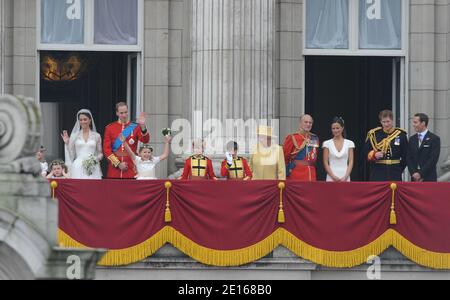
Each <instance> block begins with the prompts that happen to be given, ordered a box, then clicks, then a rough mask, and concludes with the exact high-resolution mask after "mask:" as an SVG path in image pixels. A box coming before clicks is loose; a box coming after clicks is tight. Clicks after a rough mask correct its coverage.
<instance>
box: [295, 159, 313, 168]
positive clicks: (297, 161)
mask: <svg viewBox="0 0 450 300" xmlns="http://www.w3.org/2000/svg"><path fill="white" fill-rule="evenodd" d="M295 165H300V166H310V167H312V166H314V165H315V163H314V162H312V161H307V160H296V161H295Z"/></svg>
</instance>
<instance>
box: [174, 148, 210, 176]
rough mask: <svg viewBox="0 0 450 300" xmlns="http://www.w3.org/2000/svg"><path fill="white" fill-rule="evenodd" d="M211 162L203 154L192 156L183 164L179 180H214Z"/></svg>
mask: <svg viewBox="0 0 450 300" xmlns="http://www.w3.org/2000/svg"><path fill="white" fill-rule="evenodd" d="M215 178H216V175H215V174H214V169H213V165H212V161H211V160H210V159H209V158H208V157H206V156H204V155H203V154H199V155H192V156H191V157H189V158H188V159H186V162H185V163H184V170H183V175H181V178H180V179H193V180H203V179H215Z"/></svg>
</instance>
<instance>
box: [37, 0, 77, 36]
mask: <svg viewBox="0 0 450 300" xmlns="http://www.w3.org/2000/svg"><path fill="white" fill-rule="evenodd" d="M83 42H84V1H83V0H68V1H61V0H42V1H41V43H45V44H82V43H83Z"/></svg>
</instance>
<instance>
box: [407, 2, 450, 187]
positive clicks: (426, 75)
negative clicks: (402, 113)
mask: <svg viewBox="0 0 450 300" xmlns="http://www.w3.org/2000/svg"><path fill="white" fill-rule="evenodd" d="M449 18H450V6H449V1H447V0H435V1H433V0H413V1H411V5H410V25H409V26H410V42H409V49H410V51H409V61H410V65H409V70H410V74H409V104H410V105H409V112H410V115H413V114H414V113H416V112H425V113H427V114H428V115H429V116H430V118H431V122H430V129H431V130H432V131H434V132H436V133H437V134H438V135H439V136H440V137H441V143H442V148H441V157H440V164H441V163H442V162H443V161H445V160H446V159H447V158H448V157H449V154H450V130H449V128H450V101H449V96H450V94H449V89H450V76H449V75H450V69H449V66H450V65H449V59H450V47H449V42H450V22H449V21H450V20H449ZM409 132H414V130H413V128H412V127H411V126H410V128H409ZM439 171H441V170H440V169H439V168H438V172H439ZM439 173H442V172H439ZM447 180H448V179H447Z"/></svg>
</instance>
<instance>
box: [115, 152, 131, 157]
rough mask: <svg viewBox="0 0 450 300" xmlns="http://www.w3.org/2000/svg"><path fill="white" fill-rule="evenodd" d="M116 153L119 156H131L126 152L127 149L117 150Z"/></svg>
mask: <svg viewBox="0 0 450 300" xmlns="http://www.w3.org/2000/svg"><path fill="white" fill-rule="evenodd" d="M114 154H115V155H116V156H117V157H123V156H129V155H128V153H127V152H125V151H116V152H114Z"/></svg>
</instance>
